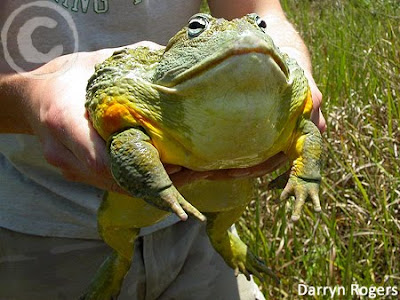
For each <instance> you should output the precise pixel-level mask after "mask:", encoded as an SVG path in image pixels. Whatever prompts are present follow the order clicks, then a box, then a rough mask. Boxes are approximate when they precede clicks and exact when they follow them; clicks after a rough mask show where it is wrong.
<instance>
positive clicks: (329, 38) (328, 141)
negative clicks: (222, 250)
mask: <svg viewBox="0 0 400 300" xmlns="http://www.w3.org/2000/svg"><path fill="white" fill-rule="evenodd" d="M281 3H282V6H283V7H284V10H285V11H286V13H287V16H288V18H289V19H290V20H291V21H292V22H293V24H295V27H296V28H297V30H298V31H299V32H300V34H301V36H302V37H303V38H304V40H305V42H306V44H307V45H308V46H309V49H310V52H311V56H312V60H313V66H314V77H315V79H316V81H317V83H318V85H319V87H320V89H321V91H322V93H323V95H324V105H323V111H324V115H325V117H326V118H327V123H328V129H327V132H326V133H325V134H324V147H325V151H324V153H325V155H324V163H323V174H322V175H323V182H322V187H321V194H320V196H321V200H322V208H323V212H322V213H321V214H319V215H318V214H314V212H313V211H312V208H311V205H307V206H306V207H305V209H304V213H303V217H302V218H301V219H300V221H299V222H298V224H295V225H294V224H292V223H291V222H289V221H288V220H289V216H290V213H291V207H292V203H291V202H288V203H280V202H279V200H278V199H279V194H280V191H266V189H265V187H266V185H267V183H268V182H269V181H270V180H271V178H272V177H271V176H268V177H265V178H261V179H260V180H259V182H258V184H259V189H258V192H257V196H256V200H255V201H253V202H252V203H251V204H250V206H249V208H248V210H247V211H246V213H245V215H244V216H243V218H242V219H241V220H240V222H239V224H237V227H238V230H239V233H240V234H241V237H242V239H243V240H245V241H246V242H247V243H248V245H250V247H251V248H252V250H253V251H254V252H255V253H257V254H258V255H259V256H260V257H262V258H264V260H265V261H266V262H267V264H268V265H269V266H270V267H272V268H273V269H274V270H275V271H276V273H277V274H278V275H279V276H280V278H281V284H280V285H279V286H277V285H275V284H274V283H273V281H272V280H270V279H267V280H266V282H265V283H262V284H260V286H261V288H262V291H263V293H264V295H265V296H266V298H267V299H304V298H305V296H303V297H301V296H299V295H298V292H297V286H298V284H299V283H305V284H307V285H309V286H315V287H316V286H330V287H334V286H344V287H345V288H346V292H347V293H346V295H345V296H340V297H339V296H337V297H335V298H334V299H368V298H366V297H358V296H355V295H350V285H351V284H358V285H360V286H366V287H371V286H375V287H379V286H383V287H389V286H391V287H394V286H395V287H397V289H398V290H399V291H400V130H399V125H400V124H399V123H400V103H399V101H400V100H399V96H400V25H399V24H400V2H399V1H398V0H347V1H346V0H336V1H332V0H319V1H313V0H304V1H296V0H281ZM203 9H206V8H205V7H203ZM382 298H383V297H377V299H382ZM398 298H400V296H395V297H386V298H385V299H398ZM307 299H331V298H330V297H329V296H325V297H323V296H319V297H318V296H314V297H308V298H307Z"/></svg>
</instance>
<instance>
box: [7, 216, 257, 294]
mask: <svg viewBox="0 0 400 300" xmlns="http://www.w3.org/2000/svg"><path fill="white" fill-rule="evenodd" d="M109 253H110V248H108V246H107V245H105V244H104V243H103V242H102V241H97V240H83V239H70V238H55V237H40V236H33V235H26V234H22V233H17V232H13V231H10V230H7V229H4V228H0V300H25V299H26V300H36V299H37V300H39V299H40V300H58V299H65V300H71V299H72V300H73V299H78V298H79V296H80V295H81V294H82V292H83V291H84V290H85V288H86V287H87V285H88V284H89V282H90V280H91V278H92V277H93V275H94V274H95V272H96V270H97V268H98V267H99V266H100V264H101V263H102V261H103V260H104V258H105V257H106V256H107V255H108V254H109ZM125 299H135V300H136V299H138V300H139V299H140V300H142V299H143V300H144V299H145V300H153V299H165V300H167V299H176V300H185V299H188V300H189V299H190V300H197V299H198V300H207V299H210V300H218V299H220V300H235V299H246V300H247V299H249V300H250V299H251V300H254V299H259V300H261V299H264V297H263V295H262V294H261V292H260V291H259V290H258V288H257V286H256V284H255V283H254V282H253V281H247V280H246V278H245V277H244V276H243V275H239V276H238V277H237V278H236V277H235V276H234V273H233V270H232V269H230V268H229V267H228V266H227V265H226V264H225V262H224V261H223V260H222V258H221V257H220V256H219V254H218V253H216V252H215V251H214V249H213V248H212V246H211V244H210V243H209V241H208V237H207V235H206V233H205V228H204V225H202V224H200V223H198V222H196V221H194V220H192V219H190V220H188V221H186V222H179V223H176V224H175V225H172V226H170V227H167V228H164V229H161V230H159V231H156V232H154V233H151V234H148V235H145V236H143V237H140V238H138V240H137V242H136V248H135V255H134V259H133V264H132V267H131V270H130V271H129V273H128V275H127V277H126V279H125V282H124V285H123V288H122V291H121V294H120V297H119V300H125Z"/></svg>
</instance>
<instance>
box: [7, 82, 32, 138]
mask: <svg viewBox="0 0 400 300" xmlns="http://www.w3.org/2000/svg"><path fill="white" fill-rule="evenodd" d="M26 83H27V78H25V77H23V76H22V75H20V74H0V103H1V107H2V109H1V110H0V133H25V134H32V133H33V131H32V128H31V126H30V124H29V121H28V120H27V117H26V107H27V101H26V98H25V97H24V94H25V92H26Z"/></svg>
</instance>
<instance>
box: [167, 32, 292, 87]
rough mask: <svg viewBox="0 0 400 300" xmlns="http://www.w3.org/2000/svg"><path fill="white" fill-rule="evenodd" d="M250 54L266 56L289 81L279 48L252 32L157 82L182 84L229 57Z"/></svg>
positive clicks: (174, 84)
mask: <svg viewBox="0 0 400 300" xmlns="http://www.w3.org/2000/svg"><path fill="white" fill-rule="evenodd" d="M251 54H259V55H261V56H264V57H266V58H269V61H271V62H272V64H274V65H275V66H276V68H274V69H276V70H277V71H278V72H280V73H281V75H282V76H284V78H285V80H286V81H289V77H290V74H289V69H288V67H287V65H286V63H285V62H284V58H283V57H282V54H281V53H280V52H279V50H277V49H276V47H275V46H274V45H273V44H272V43H267V42H266V41H265V40H264V39H261V38H260V37H259V36H256V35H254V34H245V33H244V34H243V35H242V36H241V37H240V38H238V39H237V40H235V41H234V42H233V43H232V42H231V43H229V46H227V47H225V49H224V47H222V49H221V50H220V51H218V53H215V54H213V55H211V56H209V57H207V58H206V59H204V60H203V61H201V62H200V63H197V64H195V65H193V66H191V67H190V68H189V69H187V70H185V71H183V72H181V73H179V74H177V75H176V76H174V77H173V78H169V80H168V79H166V78H164V79H166V80H163V78H161V80H160V81H159V83H161V84H162V85H164V86H166V87H175V86H177V85H179V84H182V83H184V82H186V81H188V80H191V79H194V78H197V77H199V76H201V75H203V74H205V73H206V72H207V71H210V70H213V69H215V68H216V67H217V66H218V65H220V64H222V63H223V62H226V61H227V60H229V59H231V58H236V57H240V56H244V55H251Z"/></svg>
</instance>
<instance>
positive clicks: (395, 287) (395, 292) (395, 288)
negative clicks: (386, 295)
mask: <svg viewBox="0 0 400 300" xmlns="http://www.w3.org/2000/svg"><path fill="white" fill-rule="evenodd" d="M398 295H399V290H398V289H397V286H393V287H392V296H398Z"/></svg>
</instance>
